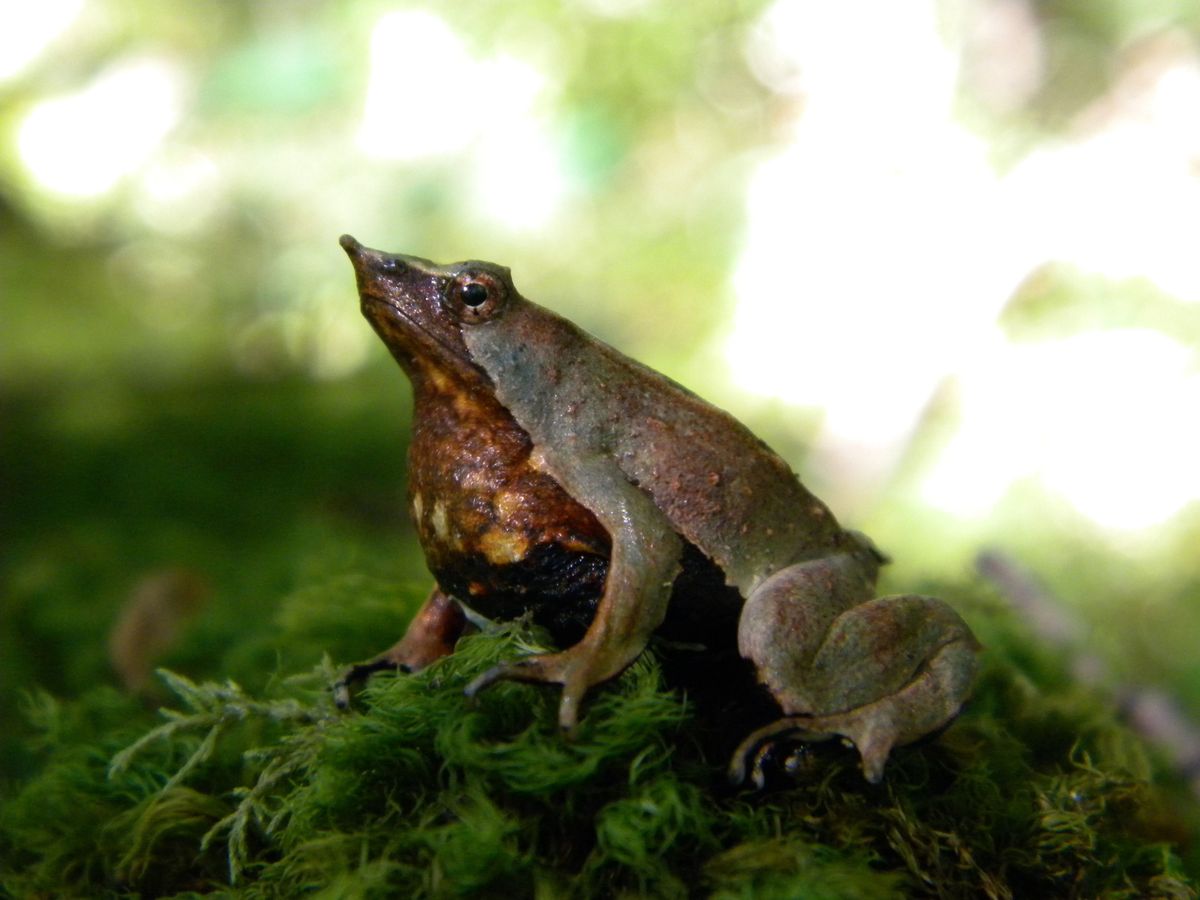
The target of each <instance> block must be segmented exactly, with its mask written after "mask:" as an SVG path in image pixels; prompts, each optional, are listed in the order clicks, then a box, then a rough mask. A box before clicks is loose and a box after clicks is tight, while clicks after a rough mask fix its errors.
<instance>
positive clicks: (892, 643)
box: [730, 561, 978, 782]
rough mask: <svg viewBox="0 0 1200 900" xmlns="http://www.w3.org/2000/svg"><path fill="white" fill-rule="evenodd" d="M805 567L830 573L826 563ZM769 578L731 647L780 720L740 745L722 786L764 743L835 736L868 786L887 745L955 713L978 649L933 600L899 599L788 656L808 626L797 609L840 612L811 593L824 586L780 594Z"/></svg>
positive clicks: (839, 619) (870, 604)
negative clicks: (857, 760)
mask: <svg viewBox="0 0 1200 900" xmlns="http://www.w3.org/2000/svg"><path fill="white" fill-rule="evenodd" d="M808 565H810V566H812V565H816V566H817V567H818V571H820V572H822V573H824V574H825V575H828V574H829V573H828V568H829V565H830V563H829V562H828V561H822V562H818V563H813V564H808ZM772 580H773V579H772ZM772 580H768V581H767V582H764V584H763V585H762V586H761V588H760V589H758V590H756V591H755V592H753V593H752V595H751V597H750V599H749V600H748V601H747V604H746V609H745V611H744V613H743V617H742V622H741V625H740V626H739V648H740V649H741V651H742V655H743V656H747V657H748V658H750V659H751V660H753V661H754V662H755V664H756V666H757V668H758V673H759V677H760V678H761V679H762V680H763V681H764V683H766V685H767V686H768V687H769V688H770V690H771V692H772V694H773V695H774V696H775V699H776V700H777V701H778V702H779V704H780V706H781V707H782V708H783V712H784V713H785V718H783V719H780V720H779V721H778V722H775V723H773V724H771V725H768V726H767V727H766V728H763V729H760V730H759V731H757V732H755V733H754V734H752V735H750V737H748V738H747V739H746V740H745V741H744V742H743V743H742V745H741V746H740V747H739V748H738V750H737V751H736V752H735V754H734V758H733V762H732V763H731V767H730V776H731V778H736V779H738V780H741V778H743V777H744V776H745V771H746V760H747V758H748V757H749V756H750V755H751V754H752V753H753V752H754V750H755V749H756V748H757V747H758V746H760V745H762V744H763V743H764V742H766V741H769V740H772V739H779V738H782V737H785V736H786V737H791V738H795V739H799V740H809V741H815V740H823V739H827V738H830V737H833V736H835V735H840V736H842V737H844V738H847V739H849V740H850V741H852V742H853V743H854V745H855V747H856V748H857V749H858V752H859V754H860V756H861V757H862V765H863V774H864V775H865V776H866V777H867V779H868V780H869V781H872V782H876V781H878V780H879V779H880V778H881V777H882V775H883V766H884V763H885V762H886V761H887V757H888V754H889V752H890V751H891V749H892V747H894V746H898V745H902V744H907V743H910V742H912V741H915V740H917V739H918V738H920V737H923V736H924V735H926V734H929V733H930V732H933V731H936V730H937V729H938V728H940V727H942V726H943V725H945V724H947V723H948V722H949V721H950V720H951V719H953V718H954V716H955V715H957V714H958V711H959V709H960V708H961V707H962V704H963V702H964V701H965V700H966V697H967V694H968V693H969V691H970V688H971V683H972V681H973V679H974V675H975V672H976V669H977V665H978V664H977V660H976V652H977V650H978V643H977V642H976V641H975V638H974V636H973V635H972V634H971V631H970V629H969V628H968V627H967V625H966V623H964V622H963V621H962V619H961V618H959V616H958V614H957V613H955V612H954V610H952V609H951V608H950V607H949V606H947V605H946V604H945V603H943V602H942V601H941V600H937V599H935V598H933V597H921V596H916V595H903V596H894V597H883V598H879V599H875V600H869V601H867V602H865V603H858V604H856V605H852V606H849V607H848V608H843V609H842V611H840V612H839V613H838V614H837V616H836V617H835V618H834V619H833V620H832V622H831V623H830V624H829V626H828V629H827V630H826V631H824V632H823V633H821V634H820V640H819V643H818V644H817V646H815V648H813V647H812V640H811V637H810V639H809V640H803V639H802V640H800V641H799V642H798V643H799V645H800V646H801V647H802V648H804V649H803V650H802V651H801V652H799V653H797V652H795V650H794V647H789V644H792V645H794V644H795V643H797V642H796V640H795V634H796V633H795V632H794V631H793V630H791V629H792V627H793V626H794V625H795V623H798V622H806V621H807V620H808V616H806V613H805V610H806V608H816V609H817V610H819V611H820V612H818V613H817V614H816V616H817V617H818V618H819V617H820V616H822V615H824V611H825V610H826V609H827V608H828V607H829V606H830V605H831V604H832V606H833V607H834V608H835V609H836V608H837V607H845V598H843V597H834V598H833V599H832V600H831V599H830V596H829V595H828V594H823V592H820V591H816V590H814V588H817V587H819V586H821V584H822V582H823V581H824V583H825V584H826V585H833V584H834V582H833V581H829V580H825V579H823V578H806V579H800V580H797V579H795V578H793V579H792V580H791V582H790V584H788V588H789V589H790V590H788V591H780V590H772V589H771V587H772V584H771V582H772ZM797 587H803V588H804V589H803V590H799V591H797V590H796V588H797ZM764 588H765V589H767V590H766V591H763V589H764Z"/></svg>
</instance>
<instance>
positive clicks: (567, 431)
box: [472, 301, 847, 595]
mask: <svg viewBox="0 0 1200 900" xmlns="http://www.w3.org/2000/svg"><path fill="white" fill-rule="evenodd" d="M514 312H519V314H521V315H520V318H517V317H514V318H516V321H514V322H511V323H506V327H505V332H506V333H505V334H503V335H502V336H499V337H500V339H498V340H487V341H479V342H478V343H477V344H476V345H475V346H474V347H473V348H472V349H473V352H475V354H476V356H477V358H479V359H481V361H483V362H484V364H485V367H486V368H488V370H489V372H491V373H492V374H493V378H494V379H495V381H496V383H497V385H498V386H497V397H498V398H499V399H500V400H501V402H502V403H504V405H505V406H506V407H507V408H508V409H509V410H510V411H511V412H512V413H513V415H514V417H515V418H516V420H517V421H518V422H519V423H520V424H521V426H522V427H523V428H525V429H526V430H527V431H528V432H529V433H530V435H531V436H532V438H533V441H534V443H535V444H536V445H538V446H540V447H550V448H552V449H559V450H561V452H564V453H572V454H580V453H591V454H593V455H598V456H600V457H607V458H611V459H613V460H615V462H616V464H617V465H618V466H619V467H620V468H621V470H622V472H623V473H624V474H625V477H626V478H628V479H629V480H630V481H631V482H633V483H634V484H637V485H638V486H639V487H641V488H642V489H643V490H645V491H646V492H647V493H649V494H650V495H651V497H653V498H654V501H655V505H656V506H658V508H659V509H661V510H662V511H663V513H664V514H665V515H666V516H667V518H668V519H669V520H670V521H671V523H672V525H673V526H674V527H675V528H676V530H677V531H678V532H679V533H680V534H681V535H682V536H683V537H684V538H686V539H687V540H688V541H689V542H691V543H692V544H695V545H696V546H697V547H698V548H699V549H700V550H701V551H703V552H704V553H705V554H706V555H707V556H708V557H709V558H711V559H712V560H713V561H714V562H715V563H716V564H717V565H718V566H719V567H720V568H721V569H722V570H723V571H724V572H725V574H726V578H727V579H728V581H729V583H730V584H733V585H736V586H737V587H738V588H739V589H741V591H742V593H743V595H745V594H746V593H747V592H748V591H749V590H750V588H751V587H752V586H753V585H755V584H757V583H758V581H760V580H761V579H762V578H764V577H766V576H767V575H769V574H770V573H771V572H773V571H776V570H777V569H779V568H781V567H783V566H785V565H788V564H790V563H792V562H796V561H799V560H803V559H809V558H814V557H817V556H821V555H825V554H827V553H829V552H831V551H833V550H835V549H836V548H838V547H841V546H843V545H844V544H845V542H846V540H847V538H846V533H845V532H843V531H842V529H841V528H840V526H839V525H838V523H837V521H836V520H835V519H834V517H833V515H832V514H831V513H830V512H829V510H828V509H827V508H826V507H825V505H824V504H823V503H821V501H820V500H818V499H817V498H816V497H814V496H813V495H812V494H811V493H809V492H808V490H806V489H805V488H804V486H803V485H801V484H800V482H799V480H798V479H797V478H796V476H795V474H794V473H793V472H792V471H791V469H790V468H789V467H788V465H787V463H786V462H784V461H783V460H782V459H781V458H780V457H779V456H778V455H777V454H776V453H775V452H774V451H772V450H771V449H770V448H769V447H767V445H766V444H764V443H763V442H762V441H761V440H760V439H758V438H757V437H755V436H754V435H753V434H752V433H751V432H750V430H749V429H747V428H746V427H745V426H744V425H742V424H741V423H740V422H738V421H737V420H736V419H734V418H733V417H732V416H730V415H729V414H728V413H726V412H724V411H723V410H720V409H718V408H716V407H715V406H712V405H711V404H709V403H707V402H706V401H704V400H702V399H700V398H699V397H697V396H696V395H695V394H693V393H692V392H690V391H688V390H687V389H686V388H683V387H682V386H680V385H678V384H676V383H675V382H674V381H672V380H671V379H669V378H667V377H666V376H664V375H662V374H660V373H659V372H656V371H654V370H653V369H650V368H648V367H646V366H643V365H642V364H641V363H638V362H636V361H634V360H632V359H630V358H629V357H627V356H625V355H624V354H622V353H620V352H619V351H617V350H616V349H614V348H612V347H610V346H608V345H607V344H604V343H603V342H601V341H598V340H596V339H595V338H593V337H591V336H590V335H588V334H586V333H584V332H582V331H581V330H580V329H578V328H577V327H576V326H575V325H573V324H572V323H570V322H568V321H566V320H565V319H562V318H560V317H558V316H556V315H554V314H553V313H550V312H549V311H547V310H544V309H542V308H541V307H538V306H536V305H535V304H532V303H528V301H526V304H525V305H523V307H522V309H520V310H519V311H518V310H514Z"/></svg>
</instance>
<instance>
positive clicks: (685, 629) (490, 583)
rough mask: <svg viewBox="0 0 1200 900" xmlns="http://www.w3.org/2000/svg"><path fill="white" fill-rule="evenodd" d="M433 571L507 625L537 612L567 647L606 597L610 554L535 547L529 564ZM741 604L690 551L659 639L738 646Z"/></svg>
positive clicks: (470, 563)
mask: <svg viewBox="0 0 1200 900" xmlns="http://www.w3.org/2000/svg"><path fill="white" fill-rule="evenodd" d="M439 562H440V564H437V565H432V564H431V568H433V571H434V576H435V577H436V578H437V582H438V586H439V587H441V589H442V590H443V591H445V592H446V593H448V594H450V595H451V596H453V597H455V598H457V599H458V600H459V601H460V602H461V603H462V604H463V605H464V606H466V607H467V608H469V609H470V610H471V611H472V612H474V613H476V614H478V615H479V616H482V617H483V618H485V619H492V620H496V621H508V620H511V619H516V618H519V617H520V616H522V615H525V614H526V613H530V614H531V615H532V617H533V621H534V622H535V623H537V624H538V625H540V626H542V627H543V628H545V629H547V630H548V631H549V632H550V634H551V636H552V637H553V638H554V640H555V641H556V642H557V643H558V644H559V645H560V646H569V645H571V644H574V643H575V642H576V641H578V640H579V639H580V638H581V637H583V634H584V632H585V631H586V630H587V627H588V625H590V624H591V622H592V619H593V618H594V616H595V613H596V605H597V604H598V603H599V602H600V598H601V596H602V595H603V593H604V582H605V578H606V576H607V574H608V564H609V560H608V557H607V556H606V555H599V554H596V553H581V552H577V551H571V550H568V549H566V548H564V547H563V546H561V545H560V544H556V543H549V544H541V545H538V546H536V547H534V548H533V549H532V550H531V552H530V553H529V554H527V555H526V556H525V557H524V558H523V559H521V560H519V561H517V562H513V563H508V564H504V565H495V564H493V563H492V562H490V561H489V560H488V559H487V558H486V557H484V556H482V555H481V554H477V553H476V554H456V555H455V556H453V557H451V558H447V559H443V560H440V561H439ZM741 607H742V598H741V595H740V594H738V592H737V590H736V589H735V588H732V587H729V586H728V585H726V584H725V582H724V578H723V576H722V574H721V572H720V570H719V569H717V567H716V566H715V565H714V564H713V563H712V562H711V561H710V560H709V559H708V558H707V557H705V556H704V554H702V553H701V552H700V551H699V550H697V549H696V548H695V547H694V546H693V545H691V544H685V547H684V555H683V559H682V567H681V571H680V573H679V575H678V577H677V578H676V580H675V587H674V590H673V592H672V594H671V602H670V604H669V606H668V608H667V617H666V620H665V621H664V622H663V624H662V626H661V627H660V629H659V632H660V633H661V634H662V635H663V636H664V637H667V638H669V639H672V640H677V641H686V642H690V643H699V644H704V645H705V646H709V647H714V648H716V647H725V646H727V645H730V646H731V645H732V644H733V643H734V642H735V641H736V637H737V621H738V616H739V615H740V612H741Z"/></svg>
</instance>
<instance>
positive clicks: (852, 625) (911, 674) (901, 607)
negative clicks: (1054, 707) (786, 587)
mask: <svg viewBox="0 0 1200 900" xmlns="http://www.w3.org/2000/svg"><path fill="white" fill-rule="evenodd" d="M959 644H964V645H966V646H967V647H968V652H969V655H970V665H969V666H967V671H966V672H965V673H964V674H965V675H967V676H970V675H971V674H973V672H974V651H973V649H970V648H973V647H974V638H973V637H972V635H971V632H970V630H969V629H968V628H967V626H966V624H965V623H964V622H963V620H962V619H961V618H959V616H958V613H956V612H955V611H954V610H953V609H951V608H950V607H949V606H947V605H946V604H945V603H944V602H942V601H941V600H938V599H937V598H935V597H922V596H917V595H915V594H905V595H900V596H892V597H880V598H878V599H876V600H870V601H868V602H866V603H863V604H860V605H858V606H855V607H853V608H852V609H848V610H846V611H845V612H843V613H842V614H841V615H840V616H838V617H837V619H835V620H834V622H833V624H832V625H831V627H830V629H829V633H828V634H827V635H826V636H825V639H824V641H822V643H821V647H820V649H818V651H817V653H816V655H815V656H814V658H813V662H812V668H811V670H810V672H809V684H810V689H811V690H812V691H813V693H814V694H815V695H816V697H817V700H818V706H817V708H815V709H812V710H811V712H814V713H818V714H820V713H830V712H837V711H840V710H847V709H855V708H857V707H860V706H863V705H865V704H868V703H871V702H872V701H875V700H879V699H881V698H883V697H889V696H892V695H894V694H897V693H898V692H900V691H901V690H903V689H904V688H905V687H906V686H907V685H909V684H910V683H912V682H913V681H914V679H916V678H917V677H918V676H919V675H920V674H921V673H922V672H923V671H925V670H926V669H927V668H928V667H929V664H930V662H931V661H932V660H933V659H934V658H935V657H936V656H937V655H938V653H939V651H940V650H942V648H945V647H956V646H958V645H959ZM948 675H949V676H950V677H951V678H952V679H953V676H954V673H953V672H950V673H948ZM968 681H969V678H968ZM946 687H947V688H949V692H950V693H955V694H958V693H965V687H964V688H963V689H962V691H959V690H957V689H956V688H955V687H954V685H952V684H951V685H946ZM930 688H931V690H932V689H933V688H934V686H933V685H930ZM943 693H946V691H944V690H942V689H940V688H939V689H937V690H934V691H932V693H930V695H929V698H928V699H929V701H930V702H933V703H934V704H935V705H936V704H937V703H938V702H939V701H938V700H937V699H936V698H937V696H940V695H941V694H943ZM955 710H957V705H956V706H955ZM808 711H810V710H805V712H808ZM789 712H790V710H789ZM951 715H952V713H951ZM947 718H948V716H947ZM939 724H940V723H939Z"/></svg>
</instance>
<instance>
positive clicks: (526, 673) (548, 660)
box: [463, 650, 604, 734]
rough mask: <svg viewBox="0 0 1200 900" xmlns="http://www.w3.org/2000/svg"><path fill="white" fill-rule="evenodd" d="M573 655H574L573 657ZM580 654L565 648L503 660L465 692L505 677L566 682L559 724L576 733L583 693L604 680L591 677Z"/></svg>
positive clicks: (468, 692)
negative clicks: (564, 649)
mask: <svg viewBox="0 0 1200 900" xmlns="http://www.w3.org/2000/svg"><path fill="white" fill-rule="evenodd" d="M572 656H574V658H575V659H572ZM577 656H578V654H575V653H572V652H571V650H566V652H564V653H547V654H544V655H539V656H527V658H524V659H518V660H514V661H511V662H502V664H499V665H498V666H492V667H491V668H490V670H487V671H486V672H484V673H482V674H481V676H479V677H478V678H475V679H474V680H473V682H472V683H470V684H468V685H467V688H466V690H464V691H463V692H464V694H466V695H467V696H468V697H474V696H475V695H476V694H479V691H481V690H484V688H487V686H488V685H492V684H496V683H497V682H503V680H512V682H536V683H544V684H560V685H563V695H562V698H560V700H559V704H558V726H559V727H560V728H562V730H563V731H564V732H566V733H568V734H574V733H575V727H576V725H577V724H578V719H580V706H581V703H582V702H583V696H584V695H586V694H587V692H588V689H589V688H590V686H592V685H593V684H598V683H599V682H601V680H604V679H602V678H589V677H588V676H587V666H584V665H581V664H582V662H583V660H581V659H578V658H577Z"/></svg>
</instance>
